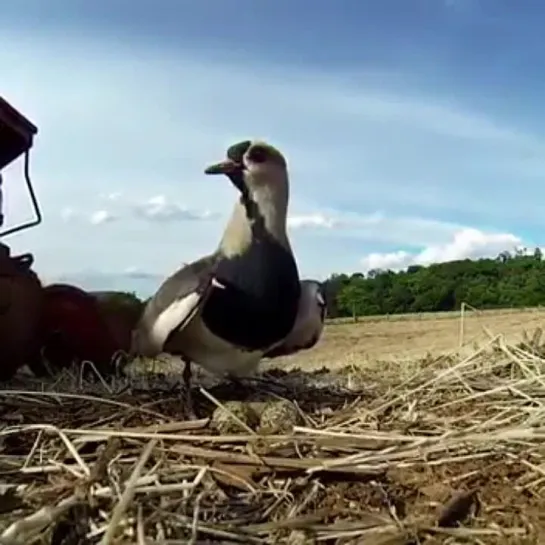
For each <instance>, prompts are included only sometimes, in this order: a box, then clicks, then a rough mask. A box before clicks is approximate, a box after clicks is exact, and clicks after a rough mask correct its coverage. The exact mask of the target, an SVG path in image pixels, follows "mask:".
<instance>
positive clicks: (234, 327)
mask: <svg viewBox="0 0 545 545" xmlns="http://www.w3.org/2000/svg"><path fill="white" fill-rule="evenodd" d="M205 173H206V174H224V175H226V176H227V177H228V178H229V179H230V180H231V182H232V184H233V185H234V186H235V187H236V188H237V189H238V190H239V192H240V198H239V200H238V201H237V203H236V204H235V207H234V210H233V213H232V215H231V218H230V220H229V222H228V224H227V227H226V229H225V231H224V233H223V236H222V238H221V241H220V244H219V247H218V249H217V250H216V251H215V252H214V253H213V254H210V255H208V256H205V257H203V258H201V259H199V260H197V261H195V262H193V263H190V264H189V265H186V266H184V267H183V268H181V269H180V270H178V271H177V272H175V273H174V274H173V275H171V276H170V277H169V278H167V280H165V282H164V283H163V284H162V285H161V287H160V288H159V290H158V291H157V293H156V294H155V295H154V296H153V297H152V298H151V300H150V301H149V302H148V304H147V306H146V308H145V310H144V313H143V315H142V317H141V319H140V322H139V323H138V325H137V327H136V329H135V331H134V334H133V346H132V352H133V353H134V354H139V355H143V356H147V357H153V356H156V355H158V354H159V353H161V352H167V353H170V354H175V355H179V356H181V358H182V359H183V360H184V361H185V364H186V367H185V370H184V380H185V382H186V389H187V392H188V394H187V402H188V410H189V411H190V412H191V413H193V414H194V412H193V406H192V401H191V398H190V394H189V392H190V388H189V386H190V384H189V383H190V376H191V370H190V362H195V363H198V364H200V365H201V366H202V367H204V368H205V369H207V370H208V371H211V372H213V373H215V374H221V375H230V376H232V377H242V376H245V375H248V374H250V373H251V372H252V371H253V370H254V369H255V368H256V366H257V364H258V363H259V361H260V359H261V358H262V357H263V355H264V354H265V353H267V352H268V351H270V350H271V349H273V348H274V347H275V346H278V345H280V344H281V343H282V342H283V340H284V339H285V338H286V337H287V336H288V334H289V333H290V332H291V331H292V329H293V326H294V324H295V320H296V317H297V313H298V308H299V298H300V294H301V284H300V281H299V273H298V269H297V264H296V261H295V258H294V256H293V253H292V250H291V245H290V242H289V239H288V235H287V212H288V201H289V177H288V169H287V163H286V159H285V158H284V156H283V155H282V154H281V153H280V152H279V151H278V150H277V149H276V148H274V147H273V146H271V145H268V144H266V143H264V142H251V141H244V142H239V143H238V144H235V145H233V146H231V147H230V148H229V149H228V150H227V158H226V159H225V160H224V161H221V162H219V163H217V164H214V165H212V166H210V167H208V168H207V169H206V170H205Z"/></svg>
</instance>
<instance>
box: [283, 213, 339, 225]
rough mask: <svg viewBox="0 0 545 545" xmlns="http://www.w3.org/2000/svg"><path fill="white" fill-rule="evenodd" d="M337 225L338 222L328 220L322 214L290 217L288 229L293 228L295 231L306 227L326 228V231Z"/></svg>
mask: <svg viewBox="0 0 545 545" xmlns="http://www.w3.org/2000/svg"><path fill="white" fill-rule="evenodd" d="M337 225H338V222H337V220H335V219H334V218H328V217H326V216H324V215H322V214H311V215H303V216H290V217H288V227H292V228H293V229H301V228H305V227H325V228H326V229H332V228H334V227H336V226H337Z"/></svg>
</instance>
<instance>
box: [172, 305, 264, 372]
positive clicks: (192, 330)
mask: <svg viewBox="0 0 545 545" xmlns="http://www.w3.org/2000/svg"><path fill="white" fill-rule="evenodd" d="M171 342H172V344H173V345H174V346H177V347H179V349H180V352H182V353H183V354H184V356H185V357H186V358H187V359H189V360H190V361H191V362H194V363H197V364H199V365H201V366H202V367H203V368H204V369H206V370H207V371H209V372H211V373H215V374H217V375H225V374H230V375H233V376H239V377H243V376H247V375H250V374H252V373H253V372H254V371H255V370H256V368H257V366H258V364H259V361H260V360H261V358H262V356H263V352H262V351H252V352H249V351H247V350H242V349H240V348H237V347H234V346H232V345H231V344H229V343H227V342H225V341H223V340H222V339H220V338H218V337H216V336H215V335H213V334H212V333H211V332H210V330H209V329H208V328H207V327H206V326H205V325H204V324H203V322H202V321H201V319H200V313H199V314H197V315H196V316H195V317H194V318H193V319H192V320H191V322H190V323H189V324H188V325H187V326H186V327H185V328H184V330H183V331H181V332H179V333H178V334H176V335H175V336H174V337H173V338H172V340H171Z"/></svg>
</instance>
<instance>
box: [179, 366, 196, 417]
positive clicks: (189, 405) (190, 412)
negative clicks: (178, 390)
mask: <svg viewBox="0 0 545 545" xmlns="http://www.w3.org/2000/svg"><path fill="white" fill-rule="evenodd" d="M184 364H185V366H184V372H183V374H182V378H183V380H184V387H185V410H186V414H187V417H188V418H189V420H197V415H196V413H195V405H194V403H193V395H192V393H191V362H190V361H189V360H186V359H184Z"/></svg>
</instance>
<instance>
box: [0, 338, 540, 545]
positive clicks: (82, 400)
mask: <svg viewBox="0 0 545 545" xmlns="http://www.w3.org/2000/svg"><path fill="white" fill-rule="evenodd" d="M535 339H537V337H534V341H535ZM536 342H537V341H536ZM536 342H534V343H531V342H530V341H528V339H526V340H525V342H524V343H522V344H521V345H520V346H508V345H507V344H506V343H505V342H504V341H503V338H502V337H501V336H498V337H496V338H494V339H492V340H491V342H490V344H489V345H488V346H487V347H483V348H481V349H480V350H479V351H477V352H475V353H474V354H472V355H471V356H469V357H466V358H463V359H462V358H460V357H458V358H455V357H442V358H435V359H434V358H432V357H428V358H427V359H426V360H425V361H422V362H419V363H418V364H416V363H413V364H411V366H410V374H408V373H409V371H408V370H407V369H404V370H401V369H400V368H399V367H397V366H395V365H392V364H388V363H377V364H376V365H375V366H373V367H369V368H368V369H363V370H357V369H345V370H341V371H339V372H336V373H330V372H327V371H326V370H323V371H319V372H315V373H307V374H305V373H303V372H300V371H294V372H289V373H286V372H282V371H276V372H271V373H269V374H267V376H266V377H264V382H268V384H263V382H262V381H260V382H257V383H255V384H253V383H252V384H251V385H246V387H241V386H237V387H235V386H234V385H233V384H220V385H206V389H204V388H202V387H201V389H200V390H199V389H197V391H196V392H195V397H196V399H198V400H199V403H200V405H199V415H200V416H202V417H203V418H202V419H200V420H196V421H192V422H190V421H185V419H184V415H183V414H182V410H183V403H182V402H181V396H180V392H179V386H178V385H177V383H176V381H170V382H169V381H168V380H167V379H166V378H165V377H163V379H162V385H161V384H159V382H161V381H159V382H154V381H148V384H147V386H146V387H145V385H144V384H143V383H142V384H141V383H139V382H138V381H136V380H135V381H132V382H131V383H122V382H120V381H119V380H117V381H112V382H111V383H108V384H105V385H104V384H102V383H101V382H100V381H99V382H97V383H96V384H95V386H94V387H93V388H94V389H92V388H90V386H89V385H88V384H84V383H82V382H81V381H80V380H79V379H77V378H74V377H72V379H73V380H74V381H75V383H72V384H70V386H69V387H67V384H68V383H70V380H65V383H61V382H57V383H51V384H40V385H38V384H37V383H35V389H34V390H32V388H31V387H30V386H29V383H30V382H32V381H31V380H30V379H29V380H28V381H27V382H26V383H25V386H24V387H23V386H22V384H20V383H19V384H17V383H14V384H12V385H10V389H4V390H3V391H1V392H0V412H1V414H2V422H3V423H4V428H3V429H2V430H1V431H0V482H2V483H3V484H2V485H0V541H1V543H3V544H5V545H16V544H17V545H19V544H21V545H23V544H25V545H31V544H32V543H50V544H52V545H76V544H84V543H86V544H90V543H100V544H103V545H106V544H112V543H138V544H139V545H140V544H147V545H154V544H159V543H161V544H172V545H174V544H180V543H249V544H262V543H270V544H273V543H279V544H281V543H286V544H293V545H295V544H308V543H341V544H346V543H358V544H364V545H409V544H411V545H412V544H414V545H416V544H419V543H424V544H426V545H435V544H439V543H444V544H447V543H448V544H461V543H468V544H469V543H472V544H483V543H486V544H494V543H497V544H500V543H501V544H506V543H517V544H521V545H522V544H530V543H538V541H537V539H538V538H537V536H538V535H539V534H543V532H545V515H543V514H542V513H543V508H542V504H543V500H542V499H541V498H542V497H543V494H544V493H545V424H544V420H545V359H544V358H543V356H542V355H541V354H543V353H545V351H543V350H541V351H540V349H539V348H538V347H537V346H534V345H535V344H536ZM530 345H531V346H530ZM401 371H403V372H401ZM142 380H144V379H142ZM212 415H213V416H212ZM211 417H212V418H211Z"/></svg>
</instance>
